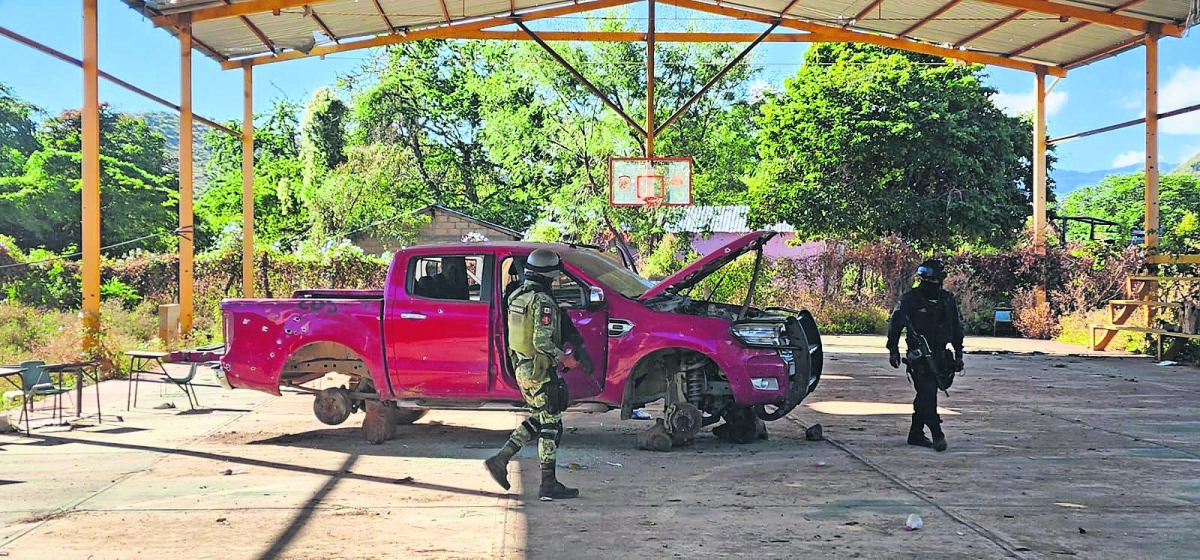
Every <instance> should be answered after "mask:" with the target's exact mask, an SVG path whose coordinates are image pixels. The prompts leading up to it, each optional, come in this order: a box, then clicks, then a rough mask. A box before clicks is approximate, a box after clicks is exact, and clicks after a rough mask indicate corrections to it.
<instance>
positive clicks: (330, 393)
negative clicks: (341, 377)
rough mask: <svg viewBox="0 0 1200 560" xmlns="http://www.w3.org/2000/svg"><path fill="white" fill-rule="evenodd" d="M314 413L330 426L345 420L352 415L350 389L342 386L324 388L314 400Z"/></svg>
mask: <svg viewBox="0 0 1200 560" xmlns="http://www.w3.org/2000/svg"><path fill="white" fill-rule="evenodd" d="M313 414H315V415H316V416H317V420H320V421H321V422H322V423H324V424H328V425H330V426H336V425H338V424H341V423H342V422H345V421H346V419H347V418H349V417H350V391H347V390H345V389H343V388H341V387H337V388H329V389H323V390H322V391H321V392H320V393H317V398H316V399H315V400H313Z"/></svg>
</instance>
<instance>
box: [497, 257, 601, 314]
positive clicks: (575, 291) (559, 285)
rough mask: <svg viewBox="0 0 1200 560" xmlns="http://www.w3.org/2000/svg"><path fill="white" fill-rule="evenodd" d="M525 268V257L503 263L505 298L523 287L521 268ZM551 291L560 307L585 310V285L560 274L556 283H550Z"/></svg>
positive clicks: (555, 280) (501, 268) (556, 278)
mask: <svg viewBox="0 0 1200 560" xmlns="http://www.w3.org/2000/svg"><path fill="white" fill-rule="evenodd" d="M524 266H525V259H524V257H521V258H513V257H508V258H506V259H504V260H503V261H502V262H501V264H500V271H501V274H503V276H501V279H502V280H503V281H504V282H505V287H504V297H505V298H507V297H508V295H509V294H511V293H513V292H514V291H516V289H517V288H518V287H519V286H520V285H521V281H522V275H521V268H522V267H524ZM550 291H551V293H553V294H554V300H555V301H557V302H558V304H559V305H565V306H567V307H569V308H571V309H581V308H583V300H582V299H581V298H583V285H582V284H580V283H579V282H578V281H577V280H575V279H574V278H571V277H570V276H568V275H566V274H565V273H560V274H559V275H558V276H557V277H555V278H554V281H553V282H551V283H550Z"/></svg>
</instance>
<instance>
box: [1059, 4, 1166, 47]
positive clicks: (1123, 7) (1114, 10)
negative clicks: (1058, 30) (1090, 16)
mask: <svg viewBox="0 0 1200 560" xmlns="http://www.w3.org/2000/svg"><path fill="white" fill-rule="evenodd" d="M1145 1H1146V0H1129V1H1128V2H1125V3H1124V4H1121V5H1120V6H1116V7H1114V8H1110V9H1109V10H1108V13H1110V14H1115V13H1117V12H1120V11H1122V10H1127V9H1129V8H1132V7H1134V6H1136V5H1138V4H1141V3H1142V2H1145ZM1089 25H1091V23H1088V22H1084V23H1083V24H1081V25H1075V26H1073V27H1071V28H1070V29H1069V30H1068V31H1067V32H1066V33H1062V34H1059V35H1056V36H1055V39H1060V38H1062V37H1065V36H1067V35H1070V34H1071V33H1074V32H1076V31H1079V30H1080V29H1083V28H1085V27H1087V26H1089ZM1122 42H1124V41H1122Z"/></svg>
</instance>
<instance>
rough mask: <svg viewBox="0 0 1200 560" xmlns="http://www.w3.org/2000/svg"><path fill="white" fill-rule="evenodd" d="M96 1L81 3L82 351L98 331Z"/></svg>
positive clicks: (92, 343)
mask: <svg viewBox="0 0 1200 560" xmlns="http://www.w3.org/2000/svg"><path fill="white" fill-rule="evenodd" d="M98 38H99V28H98V25H97V16H96V0H83V115H81V117H82V124H83V139H82V144H83V201H82V202H83V220H82V222H83V224H82V226H83V240H82V241H83V327H84V329H83V332H84V335H83V349H84V351H92V350H95V349H96V347H97V338H96V335H97V334H98V333H99V332H100V64H99V47H98V43H99V41H98Z"/></svg>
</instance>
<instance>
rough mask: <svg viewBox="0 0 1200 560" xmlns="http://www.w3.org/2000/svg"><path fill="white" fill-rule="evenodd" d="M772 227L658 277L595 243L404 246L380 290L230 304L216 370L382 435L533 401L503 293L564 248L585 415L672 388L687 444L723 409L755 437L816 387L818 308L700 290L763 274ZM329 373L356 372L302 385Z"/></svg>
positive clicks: (228, 382) (678, 426)
mask: <svg viewBox="0 0 1200 560" xmlns="http://www.w3.org/2000/svg"><path fill="white" fill-rule="evenodd" d="M774 235H775V234H774V232H769V231H764V232H754V233H751V234H748V235H746V236H744V237H742V238H740V239H738V240H736V241H734V242H732V243H730V244H729V245H727V246H725V247H724V248H722V249H719V250H717V251H715V252H713V253H711V254H709V255H707V256H705V257H704V258H702V259H700V260H698V261H697V262H695V263H693V264H692V265H691V266H688V267H687V268H685V269H683V270H682V271H680V272H679V273H677V274H675V275H673V276H671V277H669V278H666V279H665V280H663V281H661V282H658V283H654V282H651V281H649V280H646V279H644V278H642V277H641V276H639V275H638V274H636V273H635V272H634V271H633V270H631V268H632V265H629V264H625V263H623V262H622V261H621V260H617V259H615V258H612V257H610V256H609V255H608V254H606V253H604V252H602V251H600V250H598V249H596V248H589V247H583V246H575V245H543V244H535V243H516V242H509V243H470V244H468V243H464V244H461V245H458V244H450V245H429V246H418V247H413V248H409V249H405V250H402V251H400V252H399V253H397V254H396V256H395V258H394V260H393V261H392V264H391V268H390V270H389V272H388V276H387V283H386V286H385V287H384V289H383V290H300V291H297V292H296V293H294V294H293V297H292V298H290V299H230V300H225V301H224V302H222V304H221V311H222V315H223V319H224V336H225V347H226V353H225V355H224V356H223V357H222V359H221V368H220V369H221V371H220V373H221V375H220V377H221V380H222V383H223V384H224V385H225V386H226V387H228V388H246V389H253V390H258V391H264V392H267V393H271V394H275V395H278V394H280V388H281V386H287V387H290V388H295V389H300V390H303V391H307V392H310V393H314V394H315V395H316V397H317V398H316V400H315V401H314V405H313V409H314V412H315V413H316V415H317V417H318V418H319V419H320V420H321V421H323V422H325V423H327V424H339V423H341V422H344V421H345V420H346V419H347V418H348V417H349V416H350V414H352V413H353V412H356V411H358V410H366V412H367V415H366V420H364V433H365V435H366V436H367V439H368V440H369V441H372V442H373V443H379V442H382V441H383V440H386V439H389V438H391V437H394V432H395V424H397V423H406V422H412V421H415V420H416V419H418V418H420V417H421V416H422V415H424V414H425V412H426V411H427V410H430V409H492V410H495V409H499V410H510V411H512V410H518V409H521V408H523V407H524V406H525V405H524V403H523V402H522V400H521V394H520V391H519V390H518V388H517V384H516V381H515V379H514V377H513V372H512V367H511V364H510V363H509V361H508V359H507V357H506V356H507V352H506V351H505V332H504V331H505V328H506V322H505V320H504V311H505V310H504V305H503V302H504V294H505V293H507V291H508V290H511V289H512V288H513V287H515V286H516V285H518V284H519V283H520V281H521V278H520V273H521V271H522V269H523V267H524V259H525V258H526V256H527V255H528V254H529V253H530V252H532V251H533V250H534V249H536V248H539V247H545V248H548V249H551V250H553V251H555V252H557V253H558V254H559V255H561V257H562V260H563V263H564V268H565V272H564V273H562V274H560V275H559V277H558V278H557V279H556V280H555V281H554V283H553V288H552V289H553V292H554V294H555V296H556V299H557V301H559V303H560V305H562V306H563V307H564V309H565V311H566V313H567V314H568V315H569V316H570V317H571V319H572V321H573V322H574V324H575V326H576V328H577V329H578V331H579V332H580V334H581V335H582V337H583V339H584V341H585V344H584V346H585V349H586V351H587V353H588V355H589V356H590V357H591V360H592V363H593V368H592V371H591V372H590V373H588V372H585V371H584V370H583V369H582V368H576V369H574V370H571V371H567V372H566V373H564V374H563V377H564V379H565V380H566V382H567V385H568V387H569V393H570V397H571V402H572V403H573V406H574V408H575V409H576V410H584V411H592V412H599V411H607V410H612V409H615V408H620V409H621V417H622V419H628V418H630V417H631V414H632V412H633V410H635V409H637V408H640V407H642V406H644V405H646V404H648V403H651V402H655V401H657V400H659V399H663V400H664V401H665V406H666V412H667V418H666V424H665V428H666V429H667V431H668V433H670V434H671V438H672V439H673V440H675V441H676V442H679V441H686V440H688V439H689V437H691V436H694V435H695V433H696V432H698V431H699V429H700V428H701V427H703V426H705V425H710V424H715V423H717V422H720V421H721V420H722V419H724V420H725V422H726V423H727V424H730V425H737V426H741V427H742V428H744V429H749V430H751V432H753V430H755V429H756V428H758V429H761V423H760V422H757V421H756V419H759V420H775V419H778V418H781V417H783V416H784V415H786V414H787V413H788V412H789V411H791V410H792V409H793V408H794V407H795V406H796V405H797V404H799V403H800V401H801V400H802V399H803V398H804V397H805V396H807V395H808V394H809V393H811V392H812V391H813V389H815V388H816V386H817V383H818V381H819V380H820V375H821V364H822V351H821V338H820V334H819V332H818V329H817V325H816V323H815V322H814V321H813V318H812V315H811V314H810V313H808V312H807V311H794V310H790V309H782V308H768V309H757V308H754V307H751V306H750V305H749V304H750V301H749V298H747V301H746V302H745V303H744V304H743V305H735V304H726V303H715V302H710V301H706V300H705V297H703V296H704V294H694V293H692V292H693V288H696V287H697V285H698V284H699V283H700V282H701V281H702V280H704V279H705V278H706V277H708V276H709V275H712V274H714V273H716V272H717V271H718V270H719V269H721V268H722V267H724V266H725V265H727V264H729V263H730V262H732V261H734V260H735V259H737V258H738V257H739V256H741V255H744V254H747V253H749V252H751V251H755V252H757V260H756V264H755V273H754V277H755V278H754V280H752V283H753V282H756V281H757V278H758V270H759V267H760V266H761V262H762V248H763V245H765V244H766V242H767V241H768V240H769V239H770V238H771V237H773V236H774ZM626 260H627V259H626ZM714 280H715V279H714ZM695 291H699V290H695ZM749 293H753V291H752V290H751V291H750V292H749ZM330 372H337V373H341V374H344V375H348V376H349V377H350V383H349V385H348V387H347V386H343V387H340V388H327V389H324V390H320V391H318V390H316V389H312V388H308V387H305V386H304V384H305V383H308V382H311V381H314V380H316V379H319V378H321V377H324V376H325V375H326V374H327V373H330ZM373 415H375V416H376V417H378V418H381V420H378V421H372V417H373ZM743 431H744V430H743ZM747 439H748V438H747Z"/></svg>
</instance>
